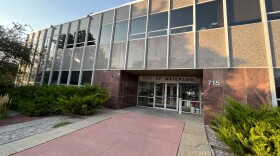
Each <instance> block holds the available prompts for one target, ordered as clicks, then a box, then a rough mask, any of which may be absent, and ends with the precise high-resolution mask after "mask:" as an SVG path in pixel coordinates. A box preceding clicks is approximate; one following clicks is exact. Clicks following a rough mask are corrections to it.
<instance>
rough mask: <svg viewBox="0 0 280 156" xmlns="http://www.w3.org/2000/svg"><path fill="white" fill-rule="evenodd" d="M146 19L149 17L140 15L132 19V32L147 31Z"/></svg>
mask: <svg viewBox="0 0 280 156" xmlns="http://www.w3.org/2000/svg"><path fill="white" fill-rule="evenodd" d="M146 20H147V17H146V16H144V17H139V18H134V19H132V20H131V24H130V25H131V26H130V27H131V28H130V34H140V33H145V32H146Z"/></svg>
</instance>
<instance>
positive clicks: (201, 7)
mask: <svg viewBox="0 0 280 156" xmlns="http://www.w3.org/2000/svg"><path fill="white" fill-rule="evenodd" d="M222 3H223V2H222V0H218V1H213V2H212V1H211V2H208V3H202V4H198V5H197V10H196V20H197V21H196V22H197V23H196V29H197V30H205V29H213V28H219V27H223V26H224V22H223V20H224V19H223V4H222Z"/></svg>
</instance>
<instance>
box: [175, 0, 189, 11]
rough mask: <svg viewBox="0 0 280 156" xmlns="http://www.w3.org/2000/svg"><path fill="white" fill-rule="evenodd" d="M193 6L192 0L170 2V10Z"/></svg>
mask: <svg viewBox="0 0 280 156" xmlns="http://www.w3.org/2000/svg"><path fill="white" fill-rule="evenodd" d="M189 5H193V0H172V1H171V8H172V9H177V8H182V7H184V6H189Z"/></svg>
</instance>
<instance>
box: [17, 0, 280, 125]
mask: <svg viewBox="0 0 280 156" xmlns="http://www.w3.org/2000/svg"><path fill="white" fill-rule="evenodd" d="M27 41H28V42H27V43H29V44H33V49H34V50H33V52H34V53H33V58H32V65H31V66H23V67H22V68H21V70H23V71H24V72H25V74H24V75H21V79H22V80H23V81H21V82H20V81H19V82H18V83H19V84H20V85H23V84H24V85H26V84H40V85H43V84H48V85H51V84H56V85H76V86H81V85H84V84H94V83H95V84H98V85H99V86H101V87H104V88H107V89H108V90H109V92H110V99H109V101H108V102H107V103H106V107H109V108H114V109H119V108H123V107H129V106H135V105H138V106H145V107H153V108H160V109H170V110H173V111H179V108H180V105H181V104H182V111H183V112H190V113H197V114H204V117H205V122H206V123H207V122H208V121H209V119H211V117H212V113H213V112H218V111H220V110H221V108H222V104H223V100H224V95H229V96H232V97H233V98H236V99H237V100H239V101H242V102H246V103H250V104H254V105H257V104H260V103H271V105H273V106H278V105H279V101H280V69H279V67H280V1H279V0H142V1H141V0H140V1H135V2H132V3H129V4H124V5H122V6H119V7H116V8H112V9H108V10H105V11H102V12H98V13H93V14H89V15H87V16H86V17H84V18H81V19H77V20H74V21H70V22H66V23H62V24H59V25H55V26H51V27H50V28H46V29H44V30H40V31H37V32H34V33H32V34H29V35H28V40H27ZM277 98H278V99H277Z"/></svg>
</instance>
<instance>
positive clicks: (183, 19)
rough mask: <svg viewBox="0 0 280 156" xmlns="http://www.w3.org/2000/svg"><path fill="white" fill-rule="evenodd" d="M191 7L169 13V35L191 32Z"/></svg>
mask: <svg viewBox="0 0 280 156" xmlns="http://www.w3.org/2000/svg"><path fill="white" fill-rule="evenodd" d="M192 25H193V7H186V8H181V9H177V10H172V11H171V23H170V27H171V34H176V33H183V32H188V31H192Z"/></svg>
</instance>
